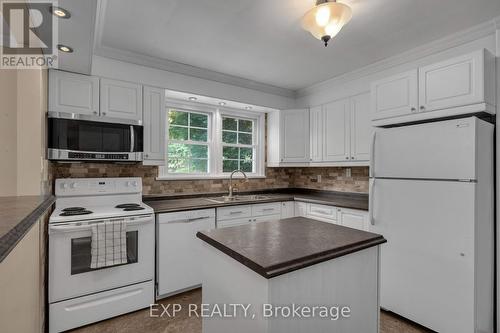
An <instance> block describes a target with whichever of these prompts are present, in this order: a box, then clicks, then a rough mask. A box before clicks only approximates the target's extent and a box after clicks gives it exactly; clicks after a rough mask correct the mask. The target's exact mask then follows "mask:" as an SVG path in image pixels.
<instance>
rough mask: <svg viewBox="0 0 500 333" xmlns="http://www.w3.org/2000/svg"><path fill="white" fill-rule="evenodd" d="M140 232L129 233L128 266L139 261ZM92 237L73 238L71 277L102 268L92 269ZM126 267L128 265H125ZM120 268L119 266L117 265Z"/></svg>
mask: <svg viewBox="0 0 500 333" xmlns="http://www.w3.org/2000/svg"><path fill="white" fill-rule="evenodd" d="M137 243H138V232H137V231H128V232H127V264H133V263H136V262H137V260H138V259H139V253H138V246H137ZM91 246H92V237H81V238H73V239H72V240H71V275H74V274H80V273H85V272H90V271H95V270H99V269H104V268H108V267H110V266H108V267H101V268H90V262H91ZM125 265H126V264H125ZM117 266H118V265H117Z"/></svg>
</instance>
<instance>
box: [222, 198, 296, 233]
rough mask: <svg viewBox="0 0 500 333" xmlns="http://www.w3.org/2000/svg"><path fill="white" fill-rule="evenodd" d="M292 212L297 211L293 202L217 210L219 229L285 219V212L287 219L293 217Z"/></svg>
mask: <svg viewBox="0 0 500 333" xmlns="http://www.w3.org/2000/svg"><path fill="white" fill-rule="evenodd" d="M290 205H291V207H292V208H290ZM283 207H286V208H285V209H283ZM292 210H293V211H295V209H294V207H293V201H289V202H270V203H263V204H253V205H240V206H231V207H221V208H217V228H226V227H234V226H238V225H244V224H249V223H253V222H266V221H272V220H279V219H281V218H285V217H283V211H285V215H286V216H287V217H293V216H294V215H293V213H290V212H291V211H292ZM288 214H291V215H290V216H288Z"/></svg>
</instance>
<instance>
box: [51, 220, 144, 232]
mask: <svg viewBox="0 0 500 333" xmlns="http://www.w3.org/2000/svg"><path fill="white" fill-rule="evenodd" d="M152 221H153V218H152V217H151V216H145V217H140V218H131V219H128V220H127V222H126V224H127V225H136V224H143V223H148V222H152ZM99 223H103V222H96V223H91V224H86V225H72V224H70V223H64V224H63V223H61V224H55V225H49V231H55V232H58V231H60V232H69V231H80V230H90V229H92V226H93V225H96V224H99Z"/></svg>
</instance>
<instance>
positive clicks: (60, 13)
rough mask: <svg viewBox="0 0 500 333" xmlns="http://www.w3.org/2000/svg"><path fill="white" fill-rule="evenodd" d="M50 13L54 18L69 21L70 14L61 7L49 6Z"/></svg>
mask: <svg viewBox="0 0 500 333" xmlns="http://www.w3.org/2000/svg"><path fill="white" fill-rule="evenodd" d="M50 12H51V13H52V14H54V15H55V16H57V17H59V18H63V19H69V18H70V17H71V14H70V13H69V12H68V11H67V10H66V9H64V8H61V7H56V6H51V7H50Z"/></svg>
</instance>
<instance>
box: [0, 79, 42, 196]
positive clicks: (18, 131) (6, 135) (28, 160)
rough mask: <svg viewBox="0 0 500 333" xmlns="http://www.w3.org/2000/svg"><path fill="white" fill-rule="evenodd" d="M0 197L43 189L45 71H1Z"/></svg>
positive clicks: (39, 191) (38, 191)
mask: <svg viewBox="0 0 500 333" xmlns="http://www.w3.org/2000/svg"><path fill="white" fill-rule="evenodd" d="M0 101H2V106H1V108H0V109H1V111H0V153H1V160H0V196H18V195H39V194H42V193H45V192H46V190H47V189H46V185H47V178H48V175H47V167H48V166H47V161H46V159H45V150H46V148H45V147H46V120H45V118H46V110H47V71H46V70H41V69H19V70H14V69H5V70H1V71H0Z"/></svg>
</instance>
